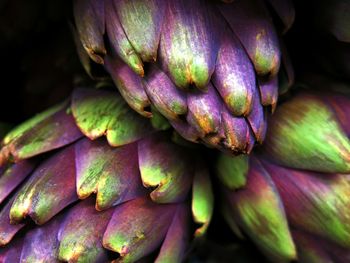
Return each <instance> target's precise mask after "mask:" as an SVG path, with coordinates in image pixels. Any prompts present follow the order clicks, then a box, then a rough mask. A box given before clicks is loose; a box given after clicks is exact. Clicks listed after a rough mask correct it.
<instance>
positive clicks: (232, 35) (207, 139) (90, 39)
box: [74, 0, 294, 154]
mask: <svg viewBox="0 0 350 263" xmlns="http://www.w3.org/2000/svg"><path fill="white" fill-rule="evenodd" d="M224 2H226V3H224ZM228 2H230V3H228ZM267 2H268V3H266V2H265V1H263V0H237V1H209V0H190V1H184V0H181V1H165V0H137V1H126V0H98V1H93V0H75V1H74V17H75V24H76V31H77V34H76V39H77V40H76V42H77V43H78V50H79V54H80V57H81V60H82V62H83V65H84V67H85V68H86V69H87V70H88V71H91V67H92V66H91V65H90V64H89V59H88V58H87V55H86V54H88V55H89V56H90V58H91V59H92V60H93V61H95V62H97V63H99V64H103V65H104V67H105V69H106V70H107V71H108V72H109V74H110V76H111V78H112V79H113V80H114V82H115V84H116V86H117V88H118V89H119V91H120V93H121V94H122V96H123V97H124V99H125V100H126V101H127V103H128V104H129V105H130V106H131V108H133V109H134V110H135V111H137V112H138V113H139V114H141V115H143V116H145V117H152V116H153V114H154V110H157V111H158V112H160V113H161V114H162V115H163V116H164V117H166V118H167V119H168V120H169V121H170V123H171V125H172V126H173V127H174V128H175V130H176V131H177V132H178V133H179V134H180V135H182V136H183V137H184V138H186V139H187V140H190V141H192V142H203V143H204V144H207V145H209V146H211V147H215V148H218V149H220V150H222V151H228V152H231V153H235V154H237V153H249V152H250V151H251V150H252V148H253V146H254V145H255V144H256V143H262V141H263V140H264V137H265V133H266V115H267V109H268V108H270V109H272V111H273V110H274V109H275V107H276V103H277V97H278V72H279V69H280V64H281V60H282V62H283V63H282V64H283V65H284V68H285V70H284V73H288V74H287V77H288V79H289V81H290V80H291V79H292V73H291V69H290V65H289V62H288V59H287V57H286V55H285V54H284V55H283V56H282V57H281V53H282V51H281V48H280V40H279V36H278V33H277V31H276V29H275V27H274V24H273V22H272V18H271V15H270V12H269V10H268V6H272V7H273V9H274V12H275V13H277V14H278V15H279V17H280V20H281V21H282V22H283V24H284V29H283V30H284V31H286V30H287V29H288V28H289V27H290V26H291V24H292V22H293V19H294V9H293V5H292V3H291V1H290V0H277V1H272V0H270V1H267ZM84 51H85V54H84ZM90 74H91V72H90Z"/></svg>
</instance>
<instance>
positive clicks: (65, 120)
mask: <svg viewBox="0 0 350 263" xmlns="http://www.w3.org/2000/svg"><path fill="white" fill-rule="evenodd" d="M169 136H170V135H169V133H168V132H162V131H157V130H155V129H154V128H153V127H152V125H151V124H150V122H149V120H147V119H145V118H142V117H141V116H139V115H138V114H136V113H135V112H133V111H132V110H131V109H129V107H128V106H127V104H126V103H125V102H124V101H123V99H122V98H121V97H120V96H119V94H118V93H117V92H116V91H115V92H112V91H108V90H95V89H87V88H85V89H84V88H78V89H76V90H75V91H74V92H73V94H72V96H71V98H70V99H69V100H67V101H66V102H63V103H61V104H59V105H57V106H55V107H52V108H50V109H48V110H47V111H45V112H43V113H40V114H38V115H36V116H35V117H33V118H32V119H29V120H28V121H26V122H25V123H23V124H21V125H19V126H18V127H16V128H14V129H13V130H12V131H10V132H9V133H8V134H7V135H6V136H5V137H4V138H3V140H2V148H1V150H0V156H1V157H0V163H1V165H0V203H1V210H0V245H1V246H3V247H2V248H0V261H1V262H11V263H13V262H58V261H66V262H106V261H107V260H115V261H116V262H136V261H138V262H139V260H147V262H149V261H153V260H155V262H181V261H183V260H184V257H185V254H186V253H187V251H188V249H189V243H190V241H191V239H193V237H194V236H196V237H199V236H202V235H204V233H205V232H206V229H207V227H208V225H209V222H210V220H211V216H212V211H213V195H212V192H211V191H212V190H211V182H210V178H209V173H208V171H207V169H206V166H205V164H204V163H203V160H202V159H201V158H200V157H199V155H198V154H197V153H195V152H194V151H196V149H187V148H185V147H184V146H180V145H178V144H176V143H174V142H172V140H170V137H169ZM93 195H94V196H96V198H95V197H93ZM191 213H192V216H191ZM191 218H192V219H191ZM195 224H197V226H198V228H197V229H194V226H195ZM108 251H112V252H115V253H111V252H108Z"/></svg>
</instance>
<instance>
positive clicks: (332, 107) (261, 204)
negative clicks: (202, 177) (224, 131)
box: [217, 91, 350, 263]
mask: <svg viewBox="0 0 350 263" xmlns="http://www.w3.org/2000/svg"><path fill="white" fill-rule="evenodd" d="M349 113H350V98H349V95H348V93H346V94H344V93H337V92H332V93H330V92H320V91H318V94H317V95H315V94H314V93H313V92H312V91H308V92H305V91H301V92H299V93H298V94H297V95H296V96H295V97H293V98H292V99H291V100H289V101H288V102H285V103H283V104H282V105H281V106H279V108H278V110H277V111H276V114H275V115H274V117H272V118H271V119H270V121H269V125H270V129H269V132H268V135H267V138H266V141H265V144H264V147H263V149H262V150H261V151H259V152H256V153H254V154H253V155H251V156H250V157H247V156H239V157H230V156H227V155H221V156H220V157H219V159H218V162H217V174H218V176H219V179H220V181H221V184H222V190H223V195H222V203H223V206H222V211H223V215H224V217H225V218H226V220H227V222H228V223H229V225H230V227H231V228H232V230H233V231H235V233H236V234H237V235H238V236H240V237H243V236H244V234H246V235H247V236H249V238H251V240H252V241H253V242H254V243H255V244H256V245H257V246H258V247H259V248H260V249H261V251H262V252H263V253H264V254H265V255H266V256H267V257H268V258H269V259H270V260H271V261H272V262H290V261H291V260H298V262H305V263H319V262H334V263H338V262H339V263H342V262H349V261H350V242H349V241H350V177H349V173H350V140H349V136H350V133H349V132H350V129H349V128H350V126H349Z"/></svg>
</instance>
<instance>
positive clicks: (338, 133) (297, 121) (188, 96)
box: [0, 0, 350, 263]
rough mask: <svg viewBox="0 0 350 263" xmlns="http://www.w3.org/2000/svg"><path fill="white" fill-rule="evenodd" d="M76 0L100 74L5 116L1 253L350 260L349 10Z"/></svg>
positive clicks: (93, 66) (201, 0) (237, 2)
mask: <svg viewBox="0 0 350 263" xmlns="http://www.w3.org/2000/svg"><path fill="white" fill-rule="evenodd" d="M5 2H6V1H5ZM68 2H69V4H68V5H69V8H70V10H71V11H72V14H71V16H70V15H69V14H70V12H67V13H65V16H64V20H65V21H66V22H68V21H69V22H71V27H70V30H71V32H72V34H69V32H68V33H67V37H71V36H73V37H72V38H73V39H74V41H75V45H76V52H77V54H78V56H79V59H80V62H81V65H82V68H83V69H84V70H85V73H82V71H80V70H77V69H76V68H75V67H69V69H70V71H72V72H73V73H72V74H71V75H69V76H70V77H69V78H68V79H69V81H70V85H72V86H75V88H74V89H73V90H72V92H71V94H70V95H69V96H65V99H64V100H63V101H62V102H60V103H58V104H56V105H51V107H50V108H49V109H47V110H45V111H43V112H41V113H37V114H36V115H35V116H33V117H32V118H30V119H28V120H27V121H25V122H23V123H22V124H19V125H17V126H15V127H12V128H11V127H10V126H11V125H9V124H8V123H0V139H1V145H0V262H4V263H12V262H14V263H15V262H30V263H31V262H33V263H34V262H111V261H112V262H158V263H163V262H165V263H168V262H169V263H170V262H174V263H177V262H179V263H180V262H263V261H267V262H277V263H280V262H281V263H282V262H291V261H295V262H301V263H320V262H327V263H330V262H334V263H338V262H339V263H343V262H344V263H346V262H350V177H349V174H350V137H349V136H350V83H349V79H350V75H349V72H350V71H349V61H347V60H346V59H344V58H346V57H347V56H348V53H347V49H349V47H350V45H349V42H350V37H349V32H350V30H349V29H350V22H349V21H350V20H348V19H347V18H349V14H350V3H348V2H347V1H345V0H336V1H330V0H322V1H321V2H320V3H319V2H318V1H310V2H308V3H307V4H303V3H299V2H298V1H292V0H233V1H224V0H222V1H220V0H187V1H185V0H176V1H172V0H73V1H68ZM66 4H67V3H65V5H66ZM8 5H10V4H8ZM4 6H5V7H6V4H5V5H4ZM3 8H4V7H3V6H2V5H0V11H1V10H2V9H3ZM312 8H315V10H316V11H315V14H318V15H319V16H320V19H319V21H316V20H317V19H315V20H312V21H308V20H307V19H305V13H306V12H308V11H309V10H310V9H312ZM347 10H348V11H349V12H347ZM299 13H300V15H299ZM315 14H313V16H315V18H316V15H315ZM298 19H300V20H299V21H298ZM294 20H295V25H293V22H294ZM304 23H307V25H306V26H305V27H304ZM0 29H1V28H0ZM306 29H307V30H313V31H312V33H310V34H309V35H308V34H307V33H305V31H306ZM0 32H1V31H0ZM299 36H302V37H303V38H304V39H306V41H307V40H309V41H310V43H313V41H315V40H316V39H317V38H318V37H319V36H323V37H326V38H327V41H325V43H322V44H320V45H319V46H318V47H317V48H315V49H312V48H311V47H310V45H309V44H307V45H306V46H305V50H303V51H301V52H300V55H299V54H298V51H297V50H296V49H299V48H300V41H301V40H300V38H299ZM330 43H331V44H330ZM335 45H336V46H342V47H343V49H340V48H339V49H337V50H336V52H334V54H333V52H332V51H331V50H327V47H328V48H329V47H333V46H335ZM321 51H322V52H321ZM69 52H72V50H69ZM305 53H307V54H310V55H311V56H309V57H308V56H305ZM69 54H71V53H69ZM46 56H48V55H47V54H46V53H45V54H44V55H43V57H46ZM55 57H56V56H55ZM57 57H59V56H57ZM314 57H318V59H313V58H314ZM39 61H41V60H39ZM43 61H44V60H43ZM291 61H295V63H294V69H293V67H292V63H291ZM35 63H37V64H38V62H37V61H36V62H35ZM35 63H34V62H33V65H35ZM29 64H30V63H29ZM39 64H40V62H39ZM67 71H69V70H67ZM294 72H295V73H294ZM53 74H54V73H53ZM73 76H74V77H73ZM55 79H57V78H55ZM35 83H37V82H34V84H35ZM38 83H39V82H38ZM50 83H51V82H50ZM73 84H74V85H73ZM31 85H33V84H32V83H31ZM56 91H57V92H58V93H57V94H62V93H59V88H58V89H57V88H55V89H53V90H52V92H53V93H54V94H56ZM65 92H66V90H65ZM45 93H50V87H48V88H47V90H46V91H45ZM43 103H47V102H43ZM0 121H1V120H0ZM223 232H225V235H226V238H223V237H220V235H219V237H217V236H218V235H215V234H213V233H223ZM227 236H228V238H227ZM208 244H212V245H211V246H212V247H214V248H216V249H217V250H218V251H220V252H216V253H214V254H213V253H212V251H213V250H215V249H213V248H212V249H201V247H202V248H205V247H206V246H208ZM232 244H233V245H234V246H236V247H245V246H250V247H251V248H252V247H254V249H253V252H252V253H248V254H247V253H238V252H237V251H239V250H237V251H236V250H235V251H236V252H235V253H229V252H227V251H228V250H227V251H226V250H225V248H224V247H229V246H230V245H232ZM258 250H259V251H260V252H257V251H258ZM203 251H205V252H204V253H203ZM218 253H221V254H227V255H226V257H223V256H217V255H218ZM254 253H255V254H256V255H257V256H256V257H255V258H257V259H255V261H250V260H252V254H254ZM249 254H251V255H249Z"/></svg>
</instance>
